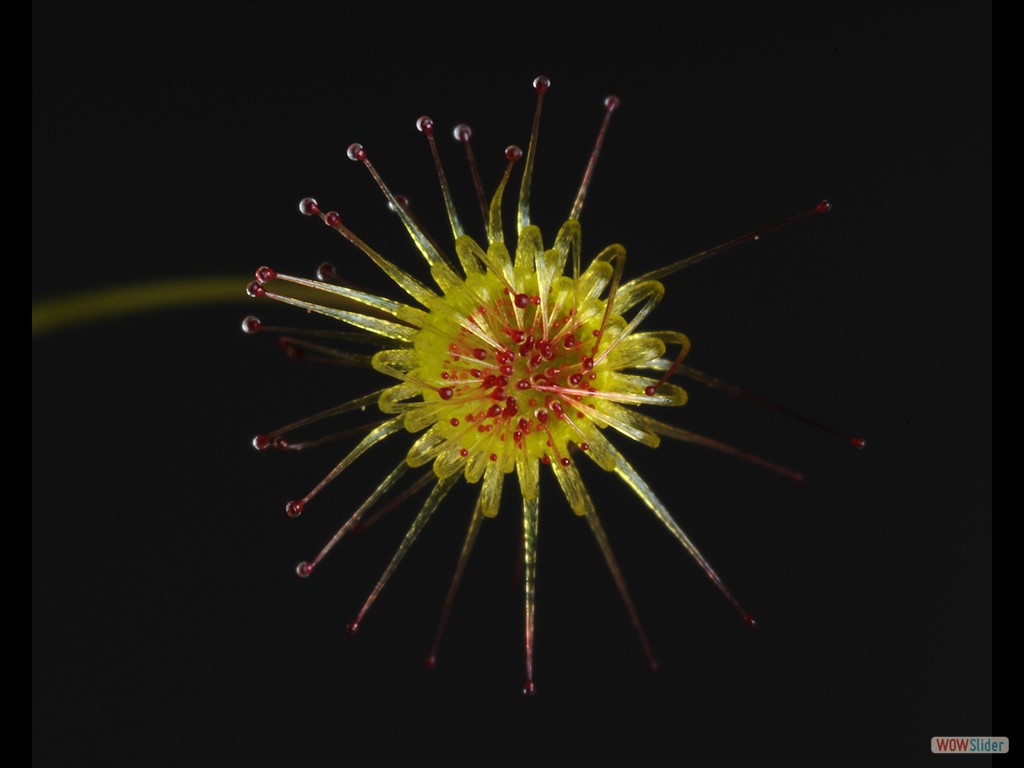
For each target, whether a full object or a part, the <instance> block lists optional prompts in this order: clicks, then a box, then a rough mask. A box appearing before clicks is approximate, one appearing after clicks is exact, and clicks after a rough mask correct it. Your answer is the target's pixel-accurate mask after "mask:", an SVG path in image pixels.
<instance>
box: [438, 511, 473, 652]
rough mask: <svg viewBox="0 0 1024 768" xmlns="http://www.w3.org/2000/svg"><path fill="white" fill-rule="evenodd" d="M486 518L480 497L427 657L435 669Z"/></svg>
mask: <svg viewBox="0 0 1024 768" xmlns="http://www.w3.org/2000/svg"><path fill="white" fill-rule="evenodd" d="M483 519H484V516H483V513H482V512H481V508H480V497H477V502H476V506H475V507H474V508H473V517H472V518H470V521H469V528H468V529H467V530H466V540H465V541H464V542H463V543H462V551H461V552H460V553H459V562H458V564H457V565H456V566H455V574H454V575H453V576H452V583H451V586H449V587H448V594H447V595H446V596H445V599H444V608H443V609H442V611H441V619H440V621H439V622H438V624H437V632H436V633H435V634H434V644H433V645H432V646H431V648H430V655H429V656H428V657H427V666H428V667H431V668H433V666H434V665H435V664H437V649H438V648H439V647H440V646H441V636H442V635H443V634H444V630H445V627H447V626H448V617H449V616H450V615H451V612H452V605H453V604H454V602H455V594H456V593H457V592H458V591H459V584H461V583H462V575H463V574H464V573H465V572H466V563H467V562H468V561H469V554H470V552H472V551H473V545H474V544H475V543H476V537H477V534H478V533H480V524H481V523H482V522H483Z"/></svg>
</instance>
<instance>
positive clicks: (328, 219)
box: [324, 211, 341, 229]
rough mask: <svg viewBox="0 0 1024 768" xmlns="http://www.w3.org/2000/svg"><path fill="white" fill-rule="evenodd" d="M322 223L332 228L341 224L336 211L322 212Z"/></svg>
mask: <svg viewBox="0 0 1024 768" xmlns="http://www.w3.org/2000/svg"><path fill="white" fill-rule="evenodd" d="M324 224H326V225H327V226H328V227H331V228H332V229H333V228H334V227H336V226H338V225H339V224H341V216H339V215H338V212H337V211H328V212H327V213H325V214H324Z"/></svg>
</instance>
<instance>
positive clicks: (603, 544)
mask: <svg viewBox="0 0 1024 768" xmlns="http://www.w3.org/2000/svg"><path fill="white" fill-rule="evenodd" d="M586 517H587V522H588V523H590V530H591V531H593V533H594V538H595V539H597V545H598V546H599V547H600V548H601V554H602V555H604V561H605V563H607V564H608V570H609V571H611V574H612V578H613V579H614V580H615V586H616V587H618V590H619V594H620V595H621V596H622V602H623V603H625V605H626V610H627V611H628V612H629V620H630V622H632V624H633V629H635V630H636V635H637V638H638V639H639V640H640V645H641V647H643V649H644V656H646V657H647V664H648V665H649V666H650V668H651V670H652V671H656V670H657V669H658V662H657V660H656V659H655V658H654V652H653V651H652V650H651V644H650V642H649V641H648V640H647V633H646V632H644V627H643V624H641V623H640V616H639V614H637V612H636V607H635V606H634V605H633V598H632V597H631V596H630V594H629V588H628V587H627V586H626V580H625V578H623V576H622V570H621V569H620V568H619V563H618V561H616V559H615V554H614V553H613V552H612V547H611V544H610V543H609V542H608V535H607V534H606V533H605V532H604V526H602V525H601V521H600V520H599V519H598V517H597V510H595V509H593V508H591V509H590V510H589V511H588V512H587V515H586Z"/></svg>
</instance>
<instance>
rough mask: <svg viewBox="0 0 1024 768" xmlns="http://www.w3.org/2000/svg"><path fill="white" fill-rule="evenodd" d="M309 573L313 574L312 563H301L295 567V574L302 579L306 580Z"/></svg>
mask: <svg viewBox="0 0 1024 768" xmlns="http://www.w3.org/2000/svg"><path fill="white" fill-rule="evenodd" d="M311 573H313V565H312V563H307V562H305V561H303V562H301V563H299V564H298V565H296V566H295V574H296V575H297V576H300V577H302V578H303V579H305V578H307V577H308V576H309V575H310V574H311Z"/></svg>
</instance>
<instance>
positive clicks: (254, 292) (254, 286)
mask: <svg viewBox="0 0 1024 768" xmlns="http://www.w3.org/2000/svg"><path fill="white" fill-rule="evenodd" d="M245 292H246V293H247V294H249V296H251V297H252V298H254V299H258V298H259V297H260V296H262V295H263V294H265V293H266V292H267V289H266V288H264V287H263V286H262V285H261V284H260V282H259V281H258V280H253V281H252V282H251V283H249V284H248V285H247V286H245Z"/></svg>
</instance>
